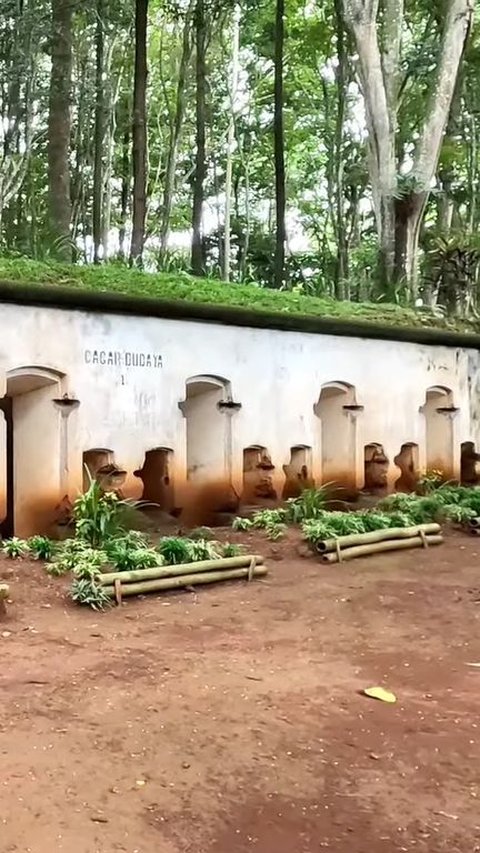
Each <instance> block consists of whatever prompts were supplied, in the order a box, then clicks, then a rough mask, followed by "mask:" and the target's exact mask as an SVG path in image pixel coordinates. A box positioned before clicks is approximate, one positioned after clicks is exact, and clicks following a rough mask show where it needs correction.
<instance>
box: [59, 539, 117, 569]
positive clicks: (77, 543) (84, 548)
mask: <svg viewBox="0 0 480 853" xmlns="http://www.w3.org/2000/svg"><path fill="white" fill-rule="evenodd" d="M107 560H108V557H107V554H106V553H105V552H104V551H101V550H99V549H97V548H92V547H91V545H89V544H88V542H85V541H84V540H83V539H66V540H65V542H63V543H62V544H61V545H60V547H59V548H58V549H57V551H56V554H55V557H54V559H53V561H52V562H51V563H49V564H48V566H47V567H46V569H47V572H48V574H50V575H53V576H54V577H59V576H60V575H64V574H67V573H68V572H72V571H77V570H80V571H87V567H88V566H92V567H93V569H94V570H95V571H99V570H100V569H101V567H102V566H104V565H105V563H106V562H107ZM79 567H80V569H79Z"/></svg>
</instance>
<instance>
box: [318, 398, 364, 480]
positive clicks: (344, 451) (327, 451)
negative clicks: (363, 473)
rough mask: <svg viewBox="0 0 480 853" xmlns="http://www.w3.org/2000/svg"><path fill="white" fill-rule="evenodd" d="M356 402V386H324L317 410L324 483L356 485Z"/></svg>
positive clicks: (359, 407) (358, 408) (357, 407)
mask: <svg viewBox="0 0 480 853" xmlns="http://www.w3.org/2000/svg"><path fill="white" fill-rule="evenodd" d="M362 410H363V407H362V406H359V405H357V398H356V392H355V388H354V386H353V385H350V384H349V383H347V382H327V383H326V384H325V385H322V388H321V391H320V397H319V399H318V403H317V404H316V405H315V407H314V412H315V414H316V416H317V417H318V418H319V420H320V427H321V429H320V448H321V451H320V454H321V460H322V471H321V481H322V483H337V484H338V485H341V486H345V487H353V488H357V486H358V472H357V416H358V413H359V412H361V411H362Z"/></svg>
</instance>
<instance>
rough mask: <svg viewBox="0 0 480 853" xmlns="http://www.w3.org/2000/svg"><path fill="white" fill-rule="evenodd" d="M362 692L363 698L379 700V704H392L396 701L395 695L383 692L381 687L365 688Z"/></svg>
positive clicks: (386, 691) (387, 691)
mask: <svg viewBox="0 0 480 853" xmlns="http://www.w3.org/2000/svg"><path fill="white" fill-rule="evenodd" d="M363 692H364V694H365V696H370V698H371V699H379V700H380V702H389V703H390V704H393V703H394V702H396V701H397V697H396V696H395V693H391V692H390V690H385V689H384V688H383V687H367V688H366V689H365V690H364V691H363Z"/></svg>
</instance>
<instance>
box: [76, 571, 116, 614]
mask: <svg viewBox="0 0 480 853" xmlns="http://www.w3.org/2000/svg"><path fill="white" fill-rule="evenodd" d="M70 597H71V599H72V601H74V602H75V604H81V605H83V606H85V607H91V608H92V610H105V608H106V607H110V605H111V604H112V601H111V598H110V596H109V595H108V593H107V592H106V591H105V587H103V586H101V584H99V583H98V579H97V578H95V577H76V578H74V580H73V583H72V586H71V588H70Z"/></svg>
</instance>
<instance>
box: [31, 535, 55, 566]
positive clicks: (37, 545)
mask: <svg viewBox="0 0 480 853" xmlns="http://www.w3.org/2000/svg"><path fill="white" fill-rule="evenodd" d="M27 545H28V550H29V552H30V554H31V555H32V557H33V559H34V560H44V561H45V562H46V563H48V562H50V560H51V559H52V558H53V555H54V554H55V543H54V542H52V540H51V539H49V538H48V536H31V537H30V539H29V540H28V542H27Z"/></svg>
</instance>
